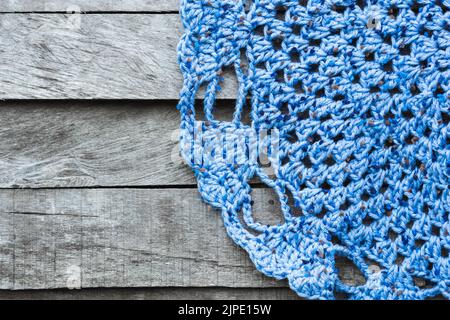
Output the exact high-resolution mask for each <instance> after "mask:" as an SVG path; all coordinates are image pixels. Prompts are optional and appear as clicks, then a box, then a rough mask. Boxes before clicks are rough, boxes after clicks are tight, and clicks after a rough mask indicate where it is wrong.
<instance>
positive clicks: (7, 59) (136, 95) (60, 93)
mask: <svg viewBox="0 0 450 320" xmlns="http://www.w3.org/2000/svg"><path fill="white" fill-rule="evenodd" d="M181 33H182V31H181V22H180V21H179V16H178V15H177V14H164V15H161V14H89V15H80V14H74V15H67V14H0V43H1V47H0V61H1V64H0V99H160V100H162V99H178V97H179V92H180V89H181V87H182V76H181V73H180V71H179V67H178V64H177V50H176V47H177V45H178V42H179V39H180V36H181ZM18 57H20V59H19V58H18ZM230 72H231V71H228V73H227V75H226V81H225V82H224V84H223V86H222V87H223V90H222V91H221V93H220V95H219V98H235V93H236V92H237V89H236V88H237V83H236V81H235V79H233V77H232V76H231V75H230ZM201 96H202V95H201V93H200V94H199V97H201Z"/></svg>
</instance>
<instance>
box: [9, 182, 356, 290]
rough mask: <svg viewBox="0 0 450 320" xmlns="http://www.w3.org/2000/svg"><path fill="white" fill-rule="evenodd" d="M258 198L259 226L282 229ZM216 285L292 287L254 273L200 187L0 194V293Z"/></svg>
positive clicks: (349, 273) (268, 204)
mask: <svg viewBox="0 0 450 320" xmlns="http://www.w3.org/2000/svg"><path fill="white" fill-rule="evenodd" d="M253 196H254V201H255V207H254V209H255V213H256V219H257V220H258V221H261V222H262V223H267V224H275V223H278V222H279V216H278V215H277V214H276V209H275V208H277V205H276V202H275V204H274V203H273V200H274V199H275V195H274V194H273V192H272V191H271V190H268V189H255V190H254V192H253ZM350 267H351V266H348V265H347V266H343V267H342V268H343V271H342V272H343V278H344V279H349V280H348V281H350V282H355V281H360V280H361V279H360V278H359V277H358V276H357V274H356V273H355V271H354V270H353V268H350ZM217 286H220V287H253V288H258V287H280V286H282V287H283V286H286V282H285V281H274V280H271V279H269V278H266V277H264V276H263V275H262V274H260V273H259V272H258V271H256V269H255V268H254V266H253V265H252V263H251V262H250V260H249V259H248V257H247V255H246V254H244V252H243V251H242V250H241V249H239V248H237V247H236V246H235V245H234V244H233V243H232V242H231V240H229V239H228V237H227V235H226V232H225V230H224V228H223V226H222V222H221V219H220V216H219V215H218V214H217V212H215V210H214V209H211V207H210V206H207V205H205V204H204V203H202V202H201V201H200V200H199V196H198V193H197V191H196V190H194V189H164V190H158V189H40V190H33V189H26V190H17V189H16V190H1V191H0V289H54V288H65V287H81V288H98V287H102V288H104V287H217Z"/></svg>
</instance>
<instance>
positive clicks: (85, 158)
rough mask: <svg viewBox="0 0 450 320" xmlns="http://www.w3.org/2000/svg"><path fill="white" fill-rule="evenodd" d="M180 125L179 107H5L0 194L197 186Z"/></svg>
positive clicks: (0, 129)
mask: <svg viewBox="0 0 450 320" xmlns="http://www.w3.org/2000/svg"><path fill="white" fill-rule="evenodd" d="M233 106H234V102H233V101H224V100H222V101H221V102H219V104H218V105H217V109H216V111H217V112H216V113H215V115H216V117H217V118H218V119H221V120H230V119H232V113H233ZM198 109H201V108H198ZM199 111H200V110H199ZM198 119H202V117H201V115H200V116H199V117H198ZM179 123H180V116H179V112H178V111H177V110H176V102H175V101H173V102H164V101H159V102H158V101H152V102H132V101H106V102H105V101H104V102H100V101H92V102H88V101H86V102H75V101H50V102H35V101H28V102H3V103H0V188H12V187H15V188H44V187H45V188H53V187H92V186H105V187H111V186H158V185H173V186H176V185H194V184H195V179H194V177H193V173H192V171H191V170H190V169H189V168H188V167H187V166H186V165H185V164H183V163H182V162H181V161H180V158H179V156H178V155H179V154H178V144H177V139H178V131H177V130H178V128H179Z"/></svg>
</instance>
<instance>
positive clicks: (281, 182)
mask: <svg viewBox="0 0 450 320" xmlns="http://www.w3.org/2000/svg"><path fill="white" fill-rule="evenodd" d="M245 2H246V1H242V0H183V1H182V3H181V17H182V22H183V25H184V28H185V33H184V36H183V38H182V40H181V43H180V45H179V63H180V66H181V70H182V72H183V75H184V88H183V90H182V92H181V99H180V102H179V110H180V112H181V153H182V156H183V158H184V159H185V161H186V162H187V163H188V164H189V165H190V166H191V167H192V168H193V170H194V172H195V175H196V177H197V180H198V186H199V190H200V193H201V195H202V198H203V200H204V201H206V202H207V203H209V204H211V205H213V206H215V207H217V208H220V209H221V212H222V217H223V220H224V224H225V227H226V229H227V231H228V234H229V236H230V237H231V238H232V239H233V240H234V241H235V242H236V243H237V244H238V245H240V246H241V247H242V248H244V249H245V250H246V251H247V252H248V253H249V256H250V258H251V260H252V261H253V262H254V264H255V266H256V267H257V269H258V270H260V271H261V272H263V273H264V274H265V275H267V276H271V277H275V278H277V279H288V281H289V284H290V287H291V288H292V289H293V290H295V292H297V294H298V295H300V296H302V297H307V298H313V299H333V298H335V297H336V295H338V294H340V293H343V294H345V295H346V296H347V297H348V298H349V299H424V298H428V297H435V296H443V297H445V298H450V290H449V284H450V260H449V257H448V252H449V250H450V222H449V213H450V125H449V119H450V108H449V105H450V103H449V88H450V81H449V78H450V77H449V75H450V74H449V64H450V13H449V8H450V1H449V0H378V1H377V0H299V1H289V0H259V1H258V0H256V1H253V2H252V3H250V4H249V3H245ZM225 68H233V70H234V71H235V75H236V79H237V82H238V90H237V92H236V97H235V98H236V107H235V108H236V109H235V113H234V117H233V119H232V120H230V121H218V120H216V119H215V118H214V111H213V109H214V105H215V100H216V98H217V95H218V93H219V92H220V85H221V81H222V80H223V76H222V75H223V70H224V69H225ZM199 92H202V93H201V94H200V93H199ZM200 97H202V98H203V109H204V116H203V119H202V120H204V121H199V120H198V119H197V117H198V114H197V115H196V114H195V109H194V104H195V100H196V98H200ZM246 103H248V104H250V106H251V111H250V118H251V124H245V123H244V122H243V121H242V120H241V118H242V116H243V112H244V111H243V110H245V109H244V106H245V104H246ZM198 128H201V131H202V139H201V142H200V143H195V142H196V141H195V139H197V138H193V136H194V132H195V131H196V130H197V129H198ZM248 128H251V129H252V130H254V131H255V132H261V131H263V130H268V132H275V130H276V131H277V132H278V133H279V134H278V140H279V147H278V150H277V155H274V153H273V150H272V149H271V148H269V147H268V148H267V150H268V159H269V160H270V165H271V168H272V172H269V171H270V170H269V171H268V170H267V168H266V166H264V165H263V164H262V163H261V162H260V161H257V162H254V161H250V160H249V161H246V160H245V159H248V158H245V157H244V158H243V159H244V160H243V161H240V162H236V161H235V162H234V163H231V162H230V161H223V159H224V158H226V156H224V155H225V153H226V152H223V151H222V150H220V151H217V150H216V149H215V148H216V146H218V145H220V142H221V141H218V139H222V138H219V137H220V135H217V133H218V132H219V133H225V134H224V136H225V137H226V138H225V139H229V137H230V136H231V137H233V139H234V138H236V137H237V138H239V136H240V135H241V133H242V130H246V129H248ZM233 141H234V140H233ZM236 141H239V140H236ZM267 141H269V140H268V139H262V140H261V141H260V142H258V143H259V144H260V145H264V146H268V145H269V144H268V142H267ZM240 143H241V144H244V143H245V141H241V142H234V143H233V145H235V146H236V145H237V144H240ZM206 153H208V154H210V155H212V160H211V161H196V155H197V156H198V155H205V154H206ZM222 156H224V157H222ZM235 160H236V159H235ZM240 160H242V159H240ZM255 178H257V179H259V181H262V182H263V183H264V184H266V185H267V186H268V187H270V188H273V189H274V190H275V191H276V193H277V195H278V197H279V202H280V208H281V211H282V213H283V215H284V221H283V222H282V223H280V224H278V225H264V224H262V223H258V222H257V221H255V219H254V212H252V206H253V201H252V197H251V190H252V189H251V185H250V180H252V179H255ZM337 257H345V258H346V259H349V260H351V261H352V262H353V264H354V265H355V266H356V267H357V268H358V269H359V270H360V271H361V273H362V274H363V275H364V278H365V283H363V284H361V285H354V286H353V285H349V284H346V283H344V282H343V281H341V279H340V278H339V276H338V270H337V267H336V259H337ZM417 279H421V280H423V281H425V282H426V286H419V285H418V282H417Z"/></svg>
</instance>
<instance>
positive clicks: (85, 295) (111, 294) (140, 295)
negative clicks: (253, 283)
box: [0, 288, 300, 300]
mask: <svg viewBox="0 0 450 320" xmlns="http://www.w3.org/2000/svg"><path fill="white" fill-rule="evenodd" d="M105 299H106V300H300V298H299V297H298V296H297V295H296V294H295V293H294V291H292V290H290V289H289V288H110V289H105V288H101V289H82V290H67V289H66V290H64V289H56V290H23V291H22V290H21V291H9V290H0V300H105Z"/></svg>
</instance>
